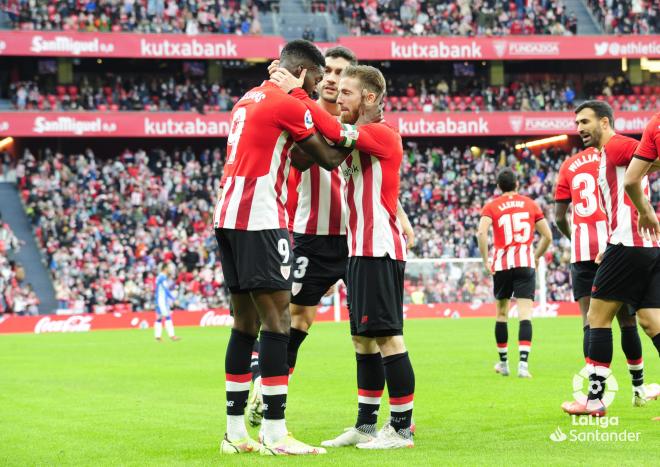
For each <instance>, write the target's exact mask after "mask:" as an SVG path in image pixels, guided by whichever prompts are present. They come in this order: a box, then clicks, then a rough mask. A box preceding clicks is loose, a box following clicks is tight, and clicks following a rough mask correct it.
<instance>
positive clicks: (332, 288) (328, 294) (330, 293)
mask: <svg viewBox="0 0 660 467" xmlns="http://www.w3.org/2000/svg"><path fill="white" fill-rule="evenodd" d="M333 293H335V286H334V285H333V286H331V287H330V288H329V289H328V291H327V292H326V293H325V294H324V295H323V296H324V297H331V296H332V294H333Z"/></svg>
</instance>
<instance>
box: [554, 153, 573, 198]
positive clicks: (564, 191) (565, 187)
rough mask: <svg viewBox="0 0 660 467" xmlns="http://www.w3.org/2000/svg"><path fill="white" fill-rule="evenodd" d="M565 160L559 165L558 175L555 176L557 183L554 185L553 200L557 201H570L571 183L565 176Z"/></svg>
mask: <svg viewBox="0 0 660 467" xmlns="http://www.w3.org/2000/svg"><path fill="white" fill-rule="evenodd" d="M566 172H567V170H566V162H564V163H563V164H562V165H561V168H560V169H559V176H558V177H557V185H556V186H555V201H556V202H558V203H561V202H564V203H570V202H571V185H570V183H569V181H568V177H567V176H566Z"/></svg>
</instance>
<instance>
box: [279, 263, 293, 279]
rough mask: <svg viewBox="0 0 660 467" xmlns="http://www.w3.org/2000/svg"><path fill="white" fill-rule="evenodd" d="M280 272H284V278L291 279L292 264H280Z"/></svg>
mask: <svg viewBox="0 0 660 467" xmlns="http://www.w3.org/2000/svg"><path fill="white" fill-rule="evenodd" d="M280 272H281V273H282V277H284V279H286V280H289V276H291V265H288V266H280Z"/></svg>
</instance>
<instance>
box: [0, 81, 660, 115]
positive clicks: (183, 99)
mask: <svg viewBox="0 0 660 467" xmlns="http://www.w3.org/2000/svg"><path fill="white" fill-rule="evenodd" d="M246 84H248V83H246V82H244V81H243V80H240V81H227V82H226V83H223V84H222V85H221V84H220V83H218V82H206V81H204V80H199V79H192V78H189V77H182V78H179V79H176V78H173V77H170V78H167V79H165V78H155V77H151V78H141V77H125V76H117V77H115V78H113V79H112V80H110V81H105V80H102V79H101V78H99V77H92V76H84V77H82V78H80V79H79V80H78V82H77V84H76V85H74V86H63V85H61V86H54V87H53V86H50V87H49V86H47V85H45V84H44V83H43V82H42V78H39V77H37V78H36V80H35V81H18V82H14V83H11V85H10V87H9V97H10V100H11V102H12V104H13V106H14V108H15V109H17V110H24V109H30V110H34V109H39V110H72V111H81V110H150V111H158V110H160V111H191V110H196V111H198V112H207V111H212V110H215V111H221V112H226V111H229V110H231V108H232V106H233V104H234V103H235V102H236V100H237V99H238V96H240V92H241V90H242V89H244V88H245V87H246V86H245V85H246ZM653 84H654V83H648V84H647V86H651V88H650V89H651V90H653ZM658 84H660V82H658ZM638 88H639V89H638V90H637V91H635V90H634V87H633V86H632V85H631V83H630V81H629V80H628V79H627V77H625V76H623V75H620V76H608V77H606V78H604V79H603V80H591V81H584V82H582V83H580V85H579V87H578V88H577V89H580V91H579V95H580V97H579V98H580V99H582V98H584V99H595V98H597V97H598V96H605V97H609V96H616V97H617V98H618V96H631V95H635V94H636V93H637V95H639V98H638V99H636V98H635V99H629V98H627V99H624V100H623V101H621V102H619V103H618V104H613V105H615V106H617V105H618V109H617V110H656V109H658V108H659V107H658V106H659V104H658V99H657V97H655V96H653V95H651V94H652V93H649V95H644V96H642V95H640V93H641V87H638ZM388 90H389V95H390V97H391V98H388V99H387V100H386V104H387V105H386V110H388V111H404V110H416V111H424V112H435V111H453V110H460V111H496V110H523V111H543V110H552V111H569V110H571V109H572V108H573V107H574V103H575V100H576V99H578V92H577V91H576V86H575V85H574V83H572V82H570V81H561V80H547V79H536V80H535V79H531V78H527V79H526V80H519V79H516V78H515V77H513V78H512V81H511V83H510V84H508V85H507V86H489V85H488V84H487V83H486V81H485V79H484V78H469V79H467V78H459V77H453V78H451V79H446V78H441V79H439V80H435V79H432V78H425V77H424V78H422V77H417V78H416V79H415V80H411V77H410V76H408V75H404V76H399V75H396V74H391V75H390V76H389V78H388ZM400 97H401V99H400ZM403 98H405V101H404V99H403ZM457 98H458V100H456V99H457Z"/></svg>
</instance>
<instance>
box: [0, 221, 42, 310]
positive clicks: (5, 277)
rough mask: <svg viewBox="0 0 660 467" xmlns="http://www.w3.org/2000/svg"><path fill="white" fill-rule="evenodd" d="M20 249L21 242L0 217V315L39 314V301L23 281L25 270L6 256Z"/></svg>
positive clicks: (28, 285)
mask: <svg viewBox="0 0 660 467" xmlns="http://www.w3.org/2000/svg"><path fill="white" fill-rule="evenodd" d="M20 247H21V242H20V241H19V240H18V238H16V235H14V232H12V230H11V227H10V226H9V224H7V223H6V222H3V220H2V218H1V217H0V314H2V313H15V314H17V315H26V314H30V315H36V314H37V313H38V312H39V299H38V298H37V295H36V294H35V292H34V290H33V289H32V287H31V286H30V284H29V283H27V281H26V280H25V270H24V269H23V267H22V266H21V265H20V264H19V263H17V262H16V261H13V260H10V259H9V256H8V255H9V253H16V252H18V250H19V249H20Z"/></svg>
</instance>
